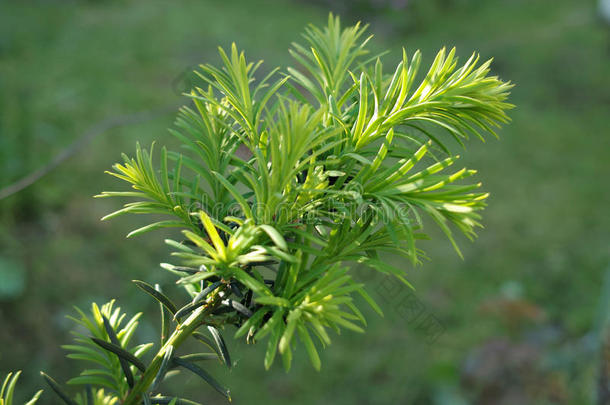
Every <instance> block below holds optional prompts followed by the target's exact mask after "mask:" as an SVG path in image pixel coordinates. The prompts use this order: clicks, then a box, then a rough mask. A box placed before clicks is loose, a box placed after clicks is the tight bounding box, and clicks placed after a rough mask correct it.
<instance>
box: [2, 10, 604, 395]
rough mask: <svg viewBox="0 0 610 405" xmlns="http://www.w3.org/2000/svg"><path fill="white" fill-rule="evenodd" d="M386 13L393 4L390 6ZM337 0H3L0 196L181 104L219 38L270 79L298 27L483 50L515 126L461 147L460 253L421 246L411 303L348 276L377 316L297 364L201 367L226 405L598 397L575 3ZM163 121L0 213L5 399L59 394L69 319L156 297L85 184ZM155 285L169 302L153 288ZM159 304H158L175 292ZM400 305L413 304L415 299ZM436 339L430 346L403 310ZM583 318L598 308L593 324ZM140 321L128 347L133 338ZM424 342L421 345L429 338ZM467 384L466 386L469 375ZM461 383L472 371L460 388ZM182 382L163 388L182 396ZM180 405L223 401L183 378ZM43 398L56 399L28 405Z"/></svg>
mask: <svg viewBox="0 0 610 405" xmlns="http://www.w3.org/2000/svg"><path fill="white" fill-rule="evenodd" d="M398 3H400V2H398ZM352 5H355V2H354V3H351V5H350V2H347V1H346V2H344V3H342V4H341V3H339V2H323V1H320V2H315V3H311V2H306V1H301V2H297V1H280V0H276V1H274V0H262V1H256V2H251V1H235V0H233V1H230V0H227V1H223V2H219V1H212V0H208V1H194V0H181V1H177V2H164V1H160V0H152V1H138V0H116V1H110V0H109V1H37V2H27V3H26V2H18V1H4V2H0V188H1V187H3V186H6V185H8V184H10V183H12V182H13V181H15V180H17V179H19V178H20V177H22V176H24V175H26V174H27V173H29V172H30V171H32V170H35V169H37V168H38V167H40V166H42V165H44V164H45V163H46V162H48V161H49V160H50V159H52V158H53V156H55V155H56V154H57V153H59V152H61V151H62V150H63V149H64V148H66V147H67V146H68V145H69V144H70V143H71V142H73V141H74V140H75V139H77V137H78V136H79V135H80V134H82V133H83V132H85V131H86V130H87V129H88V128H90V127H91V126H92V125H94V124H96V123H98V122H100V121H102V120H104V119H107V118H112V117H116V116H120V115H124V114H130V113H134V112H138V111H150V110H152V109H155V108H158V107H160V106H172V105H176V106H178V105H180V103H183V102H185V100H184V99H182V98H181V97H180V95H179V94H180V91H181V90H183V89H184V86H185V85H186V84H187V80H186V79H187V78H188V72H189V70H190V69H191V67H192V66H193V65H196V64H198V63H202V62H217V61H218V57H217V54H216V46H218V45H221V46H224V47H226V46H228V45H230V43H231V42H233V41H235V42H237V44H238V45H239V46H240V47H241V48H244V49H246V51H247V56H248V57H249V58H250V59H259V58H262V59H265V61H266V66H268V67H270V66H274V65H281V66H286V65H287V64H288V63H289V62H290V59H289V56H288V53H287V49H288V47H289V44H290V42H291V41H293V40H297V39H298V38H299V33H300V32H301V31H302V29H303V27H304V26H305V25H306V24H307V23H310V22H311V23H314V24H318V25H322V24H324V23H325V20H326V17H327V13H328V11H329V10H330V9H334V10H335V11H339V12H342V14H343V15H344V21H345V22H355V21H357V20H358V19H363V20H364V21H370V22H371V23H372V25H371V31H372V33H374V34H375V35H376V37H375V39H374V41H373V44H374V45H373V46H375V47H376V48H377V49H384V48H388V49H390V50H392V53H391V54H390V55H389V56H388V57H386V59H387V61H388V62H389V63H394V62H396V61H397V60H398V59H399V55H400V52H399V51H400V47H401V46H404V47H406V49H407V50H408V51H409V52H411V53H412V52H413V51H414V50H415V49H421V50H422V52H423V54H424V61H425V62H430V61H431V58H432V57H433V56H434V55H435V54H436V51H437V50H438V49H439V48H441V47H443V46H457V48H458V54H460V55H461V56H462V58H466V57H468V56H469V55H470V53H471V52H472V51H473V50H476V51H479V52H480V53H481V55H482V57H483V58H484V59H486V58H489V57H494V58H495V61H494V64H493V71H494V72H495V73H496V74H498V75H499V76H500V77H502V78H503V79H505V80H511V81H513V82H514V83H516V85H517V86H516V87H515V88H514V90H513V95H512V97H511V102H512V103H514V104H516V105H517V108H516V109H515V110H513V111H512V112H511V116H512V118H513V122H512V123H511V124H510V125H509V126H507V127H506V128H504V129H503V130H502V131H501V132H500V137H501V139H500V140H499V141H497V140H489V141H488V142H486V143H485V144H482V143H480V142H479V141H476V140H472V142H470V143H469V145H468V150H467V151H466V152H464V153H462V155H464V159H463V160H464V162H465V164H466V165H467V166H469V167H472V168H476V169H478V170H479V174H478V179H480V180H481V181H483V183H484V187H485V189H486V190H488V191H490V192H491V198H490V200H489V207H488V208H487V210H486V211H485V213H484V225H485V229H483V230H481V231H480V233H479V236H480V237H479V239H478V240H476V241H475V242H474V243H470V242H467V241H461V247H462V250H463V253H464V260H460V259H459V258H458V257H457V256H456V255H455V254H454V253H453V251H452V249H451V246H450V244H449V243H448V242H447V241H446V240H444V239H443V238H442V237H440V235H438V234H437V233H435V232H432V233H433V235H434V236H437V237H435V238H433V240H432V241H429V242H425V243H423V244H422V247H424V249H425V250H426V251H427V252H428V254H429V256H430V257H431V260H430V261H429V262H427V263H425V264H424V265H423V266H421V267H419V268H416V269H412V268H410V266H408V265H407V264H406V263H405V264H402V263H396V264H398V265H403V266H404V267H405V271H407V273H408V274H409V279H410V281H411V282H412V283H413V284H414V285H415V286H416V288H417V291H416V292H415V295H410V293H409V292H408V291H404V290H400V291H397V290H395V289H393V286H392V285H391V284H388V283H387V282H386V280H384V279H383V278H382V277H371V276H370V274H365V273H361V274H360V276H361V277H363V279H365V280H366V281H367V282H368V283H369V285H370V290H371V291H372V292H373V294H374V295H376V297H377V299H378V300H379V301H380V303H381V304H383V307H384V310H385V313H386V314H385V317H384V318H379V317H377V316H376V315H374V314H373V313H369V314H368V319H369V327H368V331H367V333H366V334H363V335H358V334H353V333H344V334H342V335H340V336H336V337H335V338H334V341H333V345H332V346H331V347H330V348H329V349H327V350H325V351H324V352H323V353H322V363H323V369H322V371H321V372H320V373H317V372H315V371H313V370H312V369H311V367H310V366H309V364H308V361H307V359H306V358H305V356H304V355H303V354H302V353H300V354H299V355H297V361H296V362H295V366H294V368H293V370H292V371H291V372H290V373H289V374H286V373H284V371H283V370H282V369H281V367H280V365H279V364H278V365H276V366H277V367H274V368H273V370H271V371H270V372H263V366H262V347H251V346H246V345H244V344H242V343H240V342H237V341H234V340H232V339H229V345H230V348H231V349H232V351H233V356H234V359H235V360H236V361H237V367H235V368H234V369H233V370H232V371H231V372H224V371H223V370H221V369H220V368H219V367H218V370H214V371H216V372H217V374H218V375H219V378H220V379H222V380H223V381H225V382H226V383H227V384H228V385H229V386H230V387H232V391H233V397H234V402H235V403H237V404H258V403H261V404H262V403H265V404H284V403H291V404H311V403H334V404H386V403H398V404H442V405H444V404H469V403H472V404H499V403H506V404H519V403H522V404H587V403H594V401H595V395H594V393H595V390H596V388H595V384H596V378H597V370H598V367H599V366H600V360H601V358H600V354H599V353H598V352H597V347H598V346H597V344H596V342H597V341H596V339H597V334H596V328H598V327H599V325H600V324H601V321H600V320H599V319H600V317H602V316H604V313H605V311H607V310H608V308H605V307H601V308H600V297H601V294H602V290H603V280H604V273H605V271H606V269H608V266H609V263H610V214H609V213H608V208H609V206H610V184H609V181H608V179H609V178H610V131H609V128H610V125H609V124H610V123H609V116H610V41H609V31H608V28H607V27H604V25H603V24H602V22H601V21H600V20H598V18H597V16H596V10H595V7H596V4H595V2H593V1H581V2H574V1H569V0H556V1H544V0H539V1H527V0H512V1H505V0H504V1H503V0H488V1H476V0H461V1H460V0H453V1H450V0H445V1H441V0H437V1H428V2H426V1H422V0H420V1H416V0H414V1H412V2H409V3H408V4H407V7H405V8H401V9H398V10H394V11H392V10H390V11H388V10H385V11H384V10H379V9H367V8H366V7H361V8H356V7H355V6H354V7H351V6H352ZM173 118H174V115H173V114H172V113H159V114H155V115H154V117H152V118H151V119H150V120H147V121H145V122H142V123H139V124H136V125H129V126H124V127H120V128H115V129H112V130H110V131H108V132H106V133H104V134H102V135H100V136H98V137H96V138H95V139H94V140H93V141H92V142H91V143H89V144H87V145H86V146H85V147H84V148H83V149H82V150H80V151H79V153H77V154H76V155H75V156H73V157H72V158H70V159H68V160H67V161H66V162H64V163H63V164H62V165H61V166H60V167H58V168H57V169H56V170H54V171H52V172H51V173H50V174H48V175H47V176H45V177H44V178H43V179H41V180H40V181H39V182H37V183H36V184H34V185H33V186H31V187H29V188H28V189H26V190H24V191H22V192H20V193H18V194H16V195H13V196H11V197H9V198H7V199H5V200H1V201H0V325H1V327H0V374H4V373H6V372H8V371H9V370H15V369H23V370H24V375H23V376H22V380H21V382H22V383H21V385H20V388H21V390H20V394H22V395H25V393H27V392H29V391H31V390H33V389H34V388H35V387H37V386H40V385H42V381H41V380H40V378H39V377H38V375H37V373H38V370H46V371H48V372H50V373H51V374H52V375H53V376H55V377H56V378H57V379H58V380H60V381H65V380H66V379H67V378H68V376H69V375H70V374H69V373H70V370H71V367H72V364H71V363H70V362H69V361H67V360H66V359H65V358H64V354H63V353H62V351H61V350H60V349H59V348H58V346H59V345H60V344H64V343H67V342H68V340H69V336H68V332H69V330H70V328H71V326H72V325H71V324H70V322H68V321H67V320H66V319H65V315H67V314H71V313H72V312H73V311H72V310H71V306H72V305H77V306H80V307H81V308H83V307H87V306H88V305H89V302H90V301H91V300H92V299H93V300H96V301H97V302H99V303H102V302H105V301H107V300H108V299H110V298H117V299H119V302H120V303H121V304H122V306H123V307H124V308H125V309H126V310H128V311H130V312H135V311H138V310H142V309H145V310H146V311H150V312H153V311H154V305H152V303H151V302H150V301H149V299H148V298H147V297H146V296H144V295H143V294H140V293H139V292H137V291H136V289H135V288H134V286H133V285H131V283H130V282H129V280H131V279H134V278H139V279H144V280H147V281H150V282H161V283H166V284H167V286H168V287H167V288H170V287H169V283H170V278H169V277H167V276H166V275H165V274H164V273H163V272H162V271H160V270H159V267H158V263H159V262H161V261H166V260H167V251H166V250H165V249H159V243H160V240H161V239H160V235H159V234H156V233H155V234H150V235H145V236H142V237H139V238H137V239H134V240H131V239H130V240H127V241H125V239H124V235H125V234H126V233H127V232H128V230H130V229H133V228H134V227H135V226H137V224H141V223H142V222H141V221H140V220H139V218H135V219H134V218H126V217H125V219H124V220H121V221H116V220H115V221H111V222H110V223H101V222H100V221H99V218H100V217H102V216H103V215H104V214H105V213H108V212H110V211H112V210H113V209H115V208H117V206H118V201H109V200H93V199H92V198H91V196H92V195H94V194H96V193H98V192H99V191H101V190H105V189H110V188H113V186H114V185H115V184H116V183H115V182H114V181H113V180H112V179H111V178H110V177H109V176H106V175H104V174H103V171H104V170H105V169H107V168H109V167H110V166H111V164H113V163H114V162H115V161H117V160H119V159H120V153H121V152H127V153H130V152H131V151H133V150H134V145H135V142H136V141H140V142H141V143H142V144H145V145H146V144H149V143H150V142H152V141H153V140H156V141H158V142H159V143H161V144H172V142H173V140H172V139H170V137H169V134H168V132H167V131H166V130H165V128H167V127H169V126H171V123H172V121H173ZM170 291H171V290H170ZM173 292H174V293H177V291H173ZM413 297H415V298H413ZM413 299H415V300H416V302H417V305H418V307H419V308H420V309H421V311H422V312H423V313H424V314H426V315H427V316H432V317H433V318H434V320H435V322H436V324H437V325H440V329H441V333H439V334H438V336H437V337H438V338H437V339H431V338H430V335H429V334H428V333H426V330H425V328H424V329H422V327H421V322H419V321H418V320H417V319H416V317H415V316H414V315H413V314H410V315H409V314H407V315H405V302H406V301H405V300H411V301H410V302H412V300H413ZM600 314H601V315H600ZM155 322H156V320H155V319H146V320H145V321H144V322H143V325H142V335H143V336H144V337H147V336H152V334H153V333H154V328H156V323H155ZM431 340H434V341H433V342H432V341H431ZM473 370H474V371H473ZM477 373H478V374H477ZM179 389H181V388H179ZM186 391H188V392H189V393H190V394H191V396H192V398H193V399H196V400H201V401H202V402H203V403H210V404H211V403H223V400H222V398H220V397H219V396H218V395H216V394H215V393H213V392H212V391H211V390H210V389H208V387H206V386H203V385H202V384H200V383H199V381H197V380H196V379H195V378H192V379H189V381H188V387H187V388H186ZM42 403H43V404H52V403H56V399H55V398H53V397H52V396H51V394H50V393H48V392H47V393H46V394H45V395H44V397H43V400H42Z"/></svg>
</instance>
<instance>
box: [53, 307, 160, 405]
mask: <svg viewBox="0 0 610 405" xmlns="http://www.w3.org/2000/svg"><path fill="white" fill-rule="evenodd" d="M76 311H77V312H78V313H79V315H80V318H74V317H70V319H72V320H73V321H74V322H76V323H77V324H78V325H80V326H81V327H83V328H84V329H85V330H86V331H87V335H85V334H83V333H81V331H74V332H72V333H73V334H74V344H71V345H64V346H62V347H63V348H64V349H66V350H68V351H69V352H70V353H69V354H68V355H67V357H68V358H71V359H75V360H83V361H85V362H87V367H94V368H87V369H85V370H83V371H82V372H81V374H80V375H79V376H78V377H74V378H72V379H71V380H70V381H68V384H69V385H80V386H89V385H90V386H94V387H104V388H106V389H107V390H108V391H107V392H104V390H101V389H100V390H96V391H95V393H93V395H92V397H93V398H94V404H95V405H98V404H100V405H102V404H104V405H112V404H114V403H116V401H118V400H119V398H122V397H123V396H124V395H125V393H127V391H128V390H129V388H130V387H129V384H128V381H127V380H126V378H125V376H124V371H123V369H122V366H121V364H120V357H118V356H117V355H116V354H114V353H112V352H110V351H108V350H105V349H104V348H102V347H100V346H99V345H98V344H96V343H95V342H94V341H92V339H91V337H93V338H97V339H100V340H103V341H107V342H111V341H112V339H111V338H110V337H109V335H108V331H107V329H106V327H105V325H104V318H106V319H107V321H108V323H109V325H110V327H111V328H112V331H114V335H115V336H116V338H117V340H118V342H119V344H120V347H122V348H125V349H126V350H128V352H130V353H132V354H133V355H134V356H135V357H137V358H139V357H141V356H142V355H144V353H146V352H147V351H148V350H149V349H150V348H151V347H152V346H153V344H152V343H148V344H142V345H137V346H134V347H132V348H129V349H127V348H128V347H129V345H130V342H131V339H132V337H133V335H134V333H135V331H136V328H137V327H138V319H139V318H140V316H141V314H136V315H135V316H133V317H132V318H131V319H128V320H127V319H126V316H127V315H126V314H125V313H123V312H121V308H119V307H114V300H113V301H110V302H108V303H106V304H104V305H102V307H101V308H100V307H98V305H97V304H95V303H93V304H92V305H91V313H90V314H86V313H85V312H83V311H81V310H80V309H78V308H76ZM129 367H130V368H131V373H132V374H133V373H135V372H136V369H135V367H134V366H129ZM85 398H86V395H82V396H80V397H77V400H76V402H77V403H79V404H83V405H87V402H86V400H85Z"/></svg>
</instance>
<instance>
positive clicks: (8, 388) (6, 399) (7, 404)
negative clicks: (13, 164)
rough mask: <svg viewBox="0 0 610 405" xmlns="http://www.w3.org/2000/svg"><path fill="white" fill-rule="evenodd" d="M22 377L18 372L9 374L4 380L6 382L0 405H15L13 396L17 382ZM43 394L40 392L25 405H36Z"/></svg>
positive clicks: (1, 393)
mask: <svg viewBox="0 0 610 405" xmlns="http://www.w3.org/2000/svg"><path fill="white" fill-rule="evenodd" d="M20 375H21V371H17V372H16V373H8V374H7V376H6V378H4V382H3V383H2V388H0V405H13V404H14V400H13V396H14V394H15V387H16V386H17V380H19V376H20ZM41 394H42V390H40V391H38V392H37V393H36V394H34V396H33V397H32V399H30V400H29V401H28V402H26V403H25V405H34V404H35V403H36V401H38V398H39V397H40V395H41Z"/></svg>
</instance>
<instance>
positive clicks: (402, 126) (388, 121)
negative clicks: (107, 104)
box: [101, 16, 512, 368]
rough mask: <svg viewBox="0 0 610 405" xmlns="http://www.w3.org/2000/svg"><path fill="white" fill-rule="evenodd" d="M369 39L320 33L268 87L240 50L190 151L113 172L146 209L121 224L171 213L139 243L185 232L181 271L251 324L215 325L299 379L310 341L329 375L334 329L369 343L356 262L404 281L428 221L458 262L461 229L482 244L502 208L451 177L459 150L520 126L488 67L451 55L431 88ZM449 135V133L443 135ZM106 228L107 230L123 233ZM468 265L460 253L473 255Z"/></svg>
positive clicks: (213, 84) (186, 113)
mask: <svg viewBox="0 0 610 405" xmlns="http://www.w3.org/2000/svg"><path fill="white" fill-rule="evenodd" d="M365 28H366V27H360V26H359V25H356V26H354V27H350V28H347V29H342V28H341V27H340V23H339V19H338V18H335V17H333V16H330V17H329V21H328V26H327V27H326V28H324V29H319V28H316V27H313V26H312V27H309V28H308V29H307V32H306V34H305V40H306V45H299V44H294V45H293V49H292V50H291V51H290V53H291V55H292V56H293V57H294V58H295V60H296V61H297V62H298V65H300V68H301V69H303V70H300V69H298V68H292V67H291V68H288V69H287V73H286V74H284V75H279V76H278V69H276V70H272V71H271V72H270V73H269V74H268V75H266V76H265V77H264V78H262V79H259V76H257V74H256V73H257V68H258V67H259V66H260V64H261V62H257V63H251V62H248V61H247V60H246V58H245V56H244V53H243V52H240V51H238V49H237V47H236V46H235V45H233V46H232V48H231V50H230V52H229V53H228V54H227V53H225V51H223V50H222V49H221V50H220V55H221V57H222V60H223V66H222V67H220V68H218V67H214V66H210V65H202V66H201V70H200V71H198V72H197V73H198V74H199V76H200V77H201V79H202V80H203V81H204V82H205V83H206V84H207V87H206V88H195V89H193V90H192V91H191V92H190V94H189V96H190V98H191V100H192V106H191V107H183V108H182V109H181V111H180V115H179V118H178V120H177V122H176V128H175V129H174V130H172V133H173V134H174V135H175V136H177V137H178V138H179V139H180V140H181V141H182V144H183V147H184V152H180V153H178V152H167V151H166V150H165V149H163V150H162V152H161V163H160V166H159V167H157V168H155V164H154V163H153V153H152V148H151V152H147V151H146V150H143V149H141V148H140V147H139V146H138V149H137V152H136V157H135V159H132V158H128V157H125V162H124V163H123V164H117V165H115V166H114V169H115V171H114V172H112V173H110V174H112V175H114V176H116V177H118V178H120V179H122V180H125V181H126V182H128V183H130V184H131V185H132V187H133V189H134V191H129V192H104V193H102V194H101V196H102V197H105V196H120V197H135V198H136V199H137V201H136V202H133V203H129V204H127V205H126V206H125V208H123V209H122V210H119V211H117V212H115V213H113V214H110V215H109V216H108V217H113V216H116V215H121V214H124V213H127V212H131V213H138V214H141V213H151V214H168V215H169V216H170V217H171V218H172V219H168V220H164V221H161V222H156V223H153V224H150V225H148V226H146V227H144V228H141V229H138V230H136V231H134V232H132V233H131V234H130V235H133V234H136V233H141V232H144V231H148V230H152V229H155V228H158V227H178V228H182V229H183V234H184V236H185V237H186V239H185V240H184V241H182V242H174V241H170V242H169V243H170V245H171V246H172V247H174V248H176V250H177V252H176V253H175V255H176V256H177V257H178V258H180V259H181V260H182V262H181V263H180V265H181V266H180V267H178V266H173V265H167V264H165V265H164V266H163V267H165V268H166V269H169V270H171V271H173V272H175V273H177V274H178V275H180V276H181V278H180V279H179V280H178V282H179V283H181V284H184V285H185V286H186V288H187V290H188V291H189V292H190V294H191V295H192V296H194V295H196V294H197V293H198V292H199V291H201V290H202V289H205V287H206V286H207V285H211V284H212V283H214V282H218V281H220V282H221V284H224V285H230V286H232V288H231V289H227V292H226V293H225V295H224V298H225V301H227V300H229V301H230V300H234V301H236V302H238V303H239V304H240V305H241V307H240V310H238V309H235V306H233V307H231V308H233V310H232V311H231V310H229V311H226V308H225V311H224V312H223V313H222V314H218V315H214V316H212V319H214V320H215V322H217V323H223V324H234V325H236V326H238V327H239V330H238V332H237V336H243V335H247V337H248V341H256V340H261V339H263V338H268V350H267V353H266V356H265V367H267V368H268V367H270V366H271V364H272V362H273V360H274V358H275V355H276V352H277V351H278V350H279V352H280V353H281V354H282V355H283V360H284V364H285V366H286V367H287V368H288V367H289V366H290V362H291V358H292V349H293V345H294V343H295V341H296V339H295V337H296V336H298V338H299V340H300V341H301V342H302V343H303V345H304V346H305V348H306V350H307V352H308V353H309V355H310V358H311V361H312V364H313V365H314V367H316V368H319V367H320V359H319V356H318V353H317V350H318V347H317V346H318V345H317V344H316V342H315V341H314V340H317V341H318V343H319V344H320V345H322V346H326V345H327V344H329V343H330V337H329V334H328V330H329V329H334V330H336V331H339V330H340V329H342V328H348V329H352V330H357V331H360V330H361V327H360V326H359V325H358V323H360V324H364V319H363V318H362V315H361V314H360V311H359V310H358V309H357V308H356V307H355V306H354V303H353V301H352V297H353V294H354V293H359V294H361V295H362V296H364V297H365V298H366V300H367V301H368V302H369V303H370V304H371V305H373V306H374V308H375V309H376V310H378V311H380V310H379V308H378V307H377V305H376V304H375V303H374V302H373V301H372V300H371V298H370V297H369V296H368V295H367V294H366V292H365V289H364V287H365V286H364V285H362V284H358V283H356V282H354V281H353V280H352V278H351V275H350V271H349V269H350V263H362V264H365V265H367V266H369V267H371V268H372V269H374V270H376V271H381V272H384V273H389V274H393V275H395V276H396V277H398V278H399V279H400V280H402V281H403V282H405V283H407V284H408V282H407V281H406V280H405V278H404V275H405V271H404V270H403V269H396V268H393V267H392V266H389V265H388V264H386V263H384V261H383V260H382V259H380V258H379V256H378V254H379V253H380V252H391V253H394V254H399V255H402V256H404V257H405V258H408V259H409V260H410V261H411V262H412V263H413V264H416V263H418V261H419V257H420V256H421V255H422V252H421V251H420V250H418V249H417V247H416V241H417V240H418V239H421V238H425V237H426V236H425V234H424V233H423V216H424V215H422V214H427V216H429V217H430V218H432V220H433V221H435V222H436V223H437V224H438V226H440V227H441V229H442V230H443V231H444V232H445V234H446V235H447V236H448V237H449V239H450V240H451V242H452V243H453V244H454V246H455V247H456V250H457V246H456V245H455V242H454V240H453V236H452V227H454V228H456V229H458V230H459V231H461V232H462V233H463V234H465V235H466V236H467V237H469V238H472V237H473V236H474V235H475V233H474V229H475V228H476V227H477V226H479V225H480V224H479V222H478V221H479V218H480V217H479V214H478V211H480V210H481V209H482V208H483V207H484V206H485V203H484V200H485V198H486V197H487V194H486V193H484V192H480V191H477V190H478V188H479V186H480V184H479V183H471V184H469V183H463V182H462V180H464V179H466V178H468V177H470V176H472V175H474V174H475V173H476V171H474V170H468V169H465V168H460V169H457V170H449V168H450V166H452V165H453V164H454V163H455V161H456V160H457V159H458V156H456V155H454V154H452V153H451V152H450V148H449V143H448V141H447V139H445V138H447V137H444V135H443V134H442V133H443V132H444V133H447V134H449V135H450V136H449V137H448V139H449V140H451V139H453V140H454V141H457V143H459V144H460V145H462V144H463V141H464V140H466V139H468V137H469V136H470V135H475V136H477V137H479V138H481V139H483V135H484V134H485V133H490V134H494V128H495V127H497V126H498V125H499V124H501V123H504V122H506V121H508V117H507V116H506V114H505V110H507V109H509V108H511V107H512V106H511V105H510V104H507V103H506V102H505V100H506V98H507V96H508V90H509V89H510V87H511V85H510V84H508V83H505V82H502V81H501V80H499V79H498V78H497V77H495V76H489V75H488V73H489V65H490V61H487V62H485V63H483V64H481V65H478V56H476V55H473V56H472V57H471V58H470V59H469V60H468V61H467V62H466V63H465V64H463V65H459V64H458V59H457V57H456V56H455V49H453V50H451V51H450V52H448V53H447V52H446V51H445V50H444V49H443V50H441V51H440V52H439V53H438V55H437V56H436V58H435V59H434V62H433V63H432V65H431V66H430V68H429V69H428V72H427V73H426V74H425V75H424V77H423V79H421V80H420V81H418V72H419V67H420V63H421V56H420V53H419V51H417V52H415V53H414V54H413V56H412V57H411V58H409V57H408V56H407V52H406V51H405V50H403V54H402V60H401V62H400V63H399V64H398V66H397V67H396V68H395V69H393V73H391V74H387V73H385V72H384V71H383V66H382V63H381V61H380V59H379V58H378V57H369V52H368V50H367V48H366V45H367V42H368V40H369V38H366V37H365V34H364V33H365ZM439 131H440V132H441V133H440V134H439ZM108 217H107V218H108ZM458 253H459V250H458Z"/></svg>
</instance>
